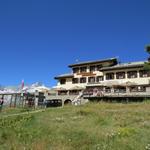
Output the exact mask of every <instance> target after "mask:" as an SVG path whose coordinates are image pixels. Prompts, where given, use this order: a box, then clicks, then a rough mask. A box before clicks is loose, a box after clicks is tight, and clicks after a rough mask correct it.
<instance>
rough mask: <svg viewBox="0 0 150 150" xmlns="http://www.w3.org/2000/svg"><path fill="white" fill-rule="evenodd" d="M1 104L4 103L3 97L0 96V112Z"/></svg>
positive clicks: (0, 109)
mask: <svg viewBox="0 0 150 150" xmlns="http://www.w3.org/2000/svg"><path fill="white" fill-rule="evenodd" d="M3 104H4V98H3V97H2V98H1V99H0V112H1V111H2V108H3Z"/></svg>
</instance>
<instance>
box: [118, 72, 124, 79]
mask: <svg viewBox="0 0 150 150" xmlns="http://www.w3.org/2000/svg"><path fill="white" fill-rule="evenodd" d="M116 78H117V79H124V78H125V72H117V73H116Z"/></svg>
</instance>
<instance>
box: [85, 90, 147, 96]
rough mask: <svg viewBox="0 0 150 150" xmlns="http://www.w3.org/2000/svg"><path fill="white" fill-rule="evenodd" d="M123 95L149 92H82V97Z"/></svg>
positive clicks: (137, 94)
mask: <svg viewBox="0 0 150 150" xmlns="http://www.w3.org/2000/svg"><path fill="white" fill-rule="evenodd" d="M105 96H106V97H107V96H108V97H113V96H114V97H125V96H132V97H136V96H149V97H150V92H144V91H137V92H110V93H108V92H101V93H91V92H90V93H84V94H83V97H105Z"/></svg>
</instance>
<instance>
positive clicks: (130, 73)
mask: <svg viewBox="0 0 150 150" xmlns="http://www.w3.org/2000/svg"><path fill="white" fill-rule="evenodd" d="M127 74H128V78H137V71H128V72H127Z"/></svg>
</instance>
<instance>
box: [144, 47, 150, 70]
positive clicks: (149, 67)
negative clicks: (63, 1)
mask: <svg viewBox="0 0 150 150" xmlns="http://www.w3.org/2000/svg"><path fill="white" fill-rule="evenodd" d="M145 49H146V52H147V53H148V54H150V45H147V46H146V47H145ZM144 70H148V71H150V56H149V57H148V62H145V64H144Z"/></svg>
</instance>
